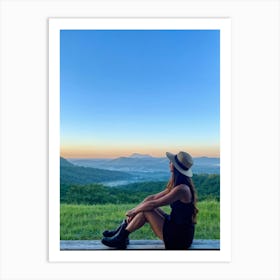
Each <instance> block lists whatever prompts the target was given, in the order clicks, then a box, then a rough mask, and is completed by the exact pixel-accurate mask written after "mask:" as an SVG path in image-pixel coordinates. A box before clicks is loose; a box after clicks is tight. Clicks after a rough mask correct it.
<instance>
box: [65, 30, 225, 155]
mask: <svg viewBox="0 0 280 280" xmlns="http://www.w3.org/2000/svg"><path fill="white" fill-rule="evenodd" d="M60 56H61V57H60V59H61V60H60V89H61V91H60V93H61V96H60V108H61V113H60V118H61V119H60V125H61V155H62V156H64V157H66V158H75V157H76V158H95V157H98V158H106V157H118V156H121V155H122V156H127V155H130V154H131V153H134V152H137V153H145V154H150V155H153V156H164V155H165V151H170V152H174V153H176V152H178V151H179V150H185V151H188V152H190V153H191V154H192V155H193V156H219V138H220V132H219V129H220V126H219V123H220V108H219V106H220V33H219V31H218V30H169V31H168V30H62V31H61V33H60Z"/></svg>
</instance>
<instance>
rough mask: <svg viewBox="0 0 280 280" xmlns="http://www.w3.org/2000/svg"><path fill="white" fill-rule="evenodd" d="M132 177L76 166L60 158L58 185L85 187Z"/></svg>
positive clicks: (116, 172)
mask: <svg viewBox="0 0 280 280" xmlns="http://www.w3.org/2000/svg"><path fill="white" fill-rule="evenodd" d="M131 177H132V175H131V174H128V173H126V172H121V171H111V170H105V169H98V168H91V167H82V166H77V165H74V164H72V163H70V162H69V161H67V160H65V159H64V158H60V184H67V185H75V184H76V185H85V184H92V183H93V182H94V183H100V182H105V181H115V180H127V179H129V178H131Z"/></svg>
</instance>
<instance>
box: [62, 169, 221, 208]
mask: <svg viewBox="0 0 280 280" xmlns="http://www.w3.org/2000/svg"><path fill="white" fill-rule="evenodd" d="M193 181H194V183H195V186H196V190H197V194H198V199H199V201H202V200H205V199H216V200H218V201H219V199H220V176H219V175H212V174H211V175H208V174H205V175H204V174H203V175H194V177H193ZM165 187H166V182H141V183H140V182H139V183H133V184H128V185H125V186H119V187H106V186H103V185H101V184H89V185H73V184H72V185H71V184H61V187H60V201H61V202H62V203H69V204H105V203H119V204H121V203H138V202H140V201H141V200H143V199H144V198H145V197H146V196H148V195H150V194H153V193H157V192H160V191H162V190H163V189H164V188H165Z"/></svg>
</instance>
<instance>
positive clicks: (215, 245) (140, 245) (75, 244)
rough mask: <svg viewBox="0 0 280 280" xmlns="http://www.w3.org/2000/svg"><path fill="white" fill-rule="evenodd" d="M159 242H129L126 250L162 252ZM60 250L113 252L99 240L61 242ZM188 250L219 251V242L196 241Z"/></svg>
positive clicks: (161, 243) (161, 245) (162, 247)
mask: <svg viewBox="0 0 280 280" xmlns="http://www.w3.org/2000/svg"><path fill="white" fill-rule="evenodd" d="M164 249H165V248H164V244H163V242H162V241H161V240H130V242H129V245H127V250H164ZM60 250H62V251H65V250H76V251H83V250H115V248H110V247H107V246H105V245H103V244H102V243H101V241H100V240H61V241H60ZM189 250H220V240H208V239H207V240H206V239H196V240H194V241H193V244H192V246H191V247H190V248H189Z"/></svg>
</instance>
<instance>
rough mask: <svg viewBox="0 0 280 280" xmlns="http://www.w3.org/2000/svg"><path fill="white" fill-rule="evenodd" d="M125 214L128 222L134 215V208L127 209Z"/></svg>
mask: <svg viewBox="0 0 280 280" xmlns="http://www.w3.org/2000/svg"><path fill="white" fill-rule="evenodd" d="M125 215H126V216H127V217H128V222H130V221H131V220H132V219H133V218H134V216H135V215H136V212H135V208H133V209H131V210H129V211H127V212H126V214H125Z"/></svg>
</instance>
